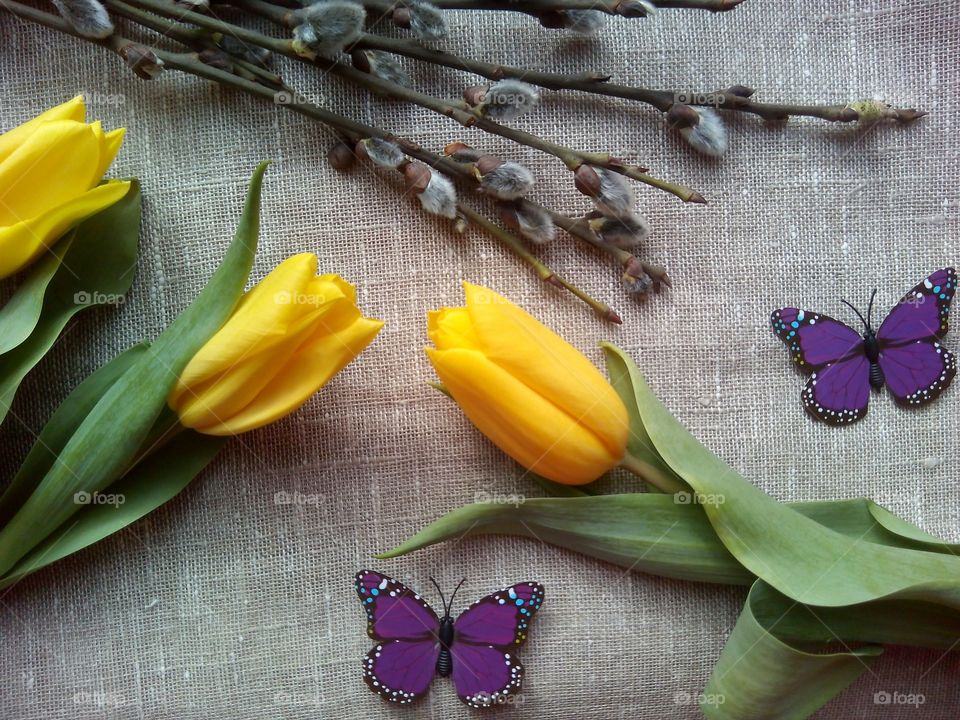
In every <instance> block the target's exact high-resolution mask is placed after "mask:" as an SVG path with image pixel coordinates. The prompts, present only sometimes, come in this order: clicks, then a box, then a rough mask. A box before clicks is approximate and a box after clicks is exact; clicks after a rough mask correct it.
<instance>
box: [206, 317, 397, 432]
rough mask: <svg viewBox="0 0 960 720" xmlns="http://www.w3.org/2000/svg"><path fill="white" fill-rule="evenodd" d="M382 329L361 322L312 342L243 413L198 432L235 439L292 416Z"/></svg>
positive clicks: (364, 320)
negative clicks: (241, 434) (231, 436)
mask: <svg viewBox="0 0 960 720" xmlns="http://www.w3.org/2000/svg"><path fill="white" fill-rule="evenodd" d="M382 327H383V322H381V321H380V320H372V319H369V318H360V319H358V320H357V321H356V322H354V323H351V324H350V325H349V326H347V327H345V328H342V329H340V330H338V331H337V332H335V333H333V334H329V335H322V336H320V337H319V338H316V339H314V340H312V341H311V342H309V343H307V345H306V346H305V347H303V348H301V349H300V350H298V351H297V352H296V353H294V354H293V355H292V356H291V357H290V359H289V360H288V361H287V362H286V364H284V365H283V367H282V368H280V369H279V372H277V373H276V375H275V376H274V378H273V379H272V380H271V381H270V383H268V384H267V385H266V386H265V387H264V388H263V390H262V391H261V392H260V394H259V395H258V396H257V398H256V399H255V400H254V401H253V402H252V403H251V404H250V405H249V406H248V407H247V408H245V409H244V410H243V411H242V412H240V413H238V414H236V415H234V416H233V417H231V418H229V419H227V420H226V421H224V422H222V423H219V424H216V425H210V426H207V427H203V428H198V429H199V430H200V431H201V432H203V433H206V434H207V435H236V434H238V433H242V432H247V431H248V430H253V429H255V428H258V427H263V426H264V425H268V424H269V423H272V422H274V421H276V420H279V419H280V418H282V417H284V416H286V415H289V414H290V413H292V412H293V411H294V410H296V409H297V408H299V407H300V406H301V405H303V404H304V403H305V402H306V401H307V400H308V399H310V397H311V396H312V395H313V394H314V393H315V392H316V391H317V390H319V389H320V388H321V387H323V386H324V385H325V384H326V383H327V382H328V381H329V380H330V378H332V377H333V376H334V375H336V374H337V373H338V372H340V370H342V369H343V368H344V367H345V366H346V365H347V364H348V363H349V362H350V361H351V360H353V358H355V357H356V356H357V355H359V354H360V352H362V351H363V349H364V348H365V347H366V346H367V345H369V344H370V343H371V342H372V341H373V339H374V338H375V337H376V335H377V333H378V332H380V328H382Z"/></svg>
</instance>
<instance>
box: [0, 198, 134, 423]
mask: <svg viewBox="0 0 960 720" xmlns="http://www.w3.org/2000/svg"><path fill="white" fill-rule="evenodd" d="M139 236H140V186H139V184H138V183H137V181H136V180H131V181H130V190H129V191H128V192H127V194H126V195H124V196H123V198H121V199H120V200H119V201H117V202H116V203H114V204H113V205H111V206H110V207H108V208H106V209H105V210H102V211H101V212H99V213H97V214H96V215H93V216H91V217H89V218H87V219H86V220H84V221H83V222H81V223H80V224H79V225H77V227H76V228H74V230H73V231H72V233H71V236H70V237H68V238H65V239H64V240H63V241H62V242H60V243H58V245H57V246H56V249H55V251H54V252H53V253H52V254H51V255H48V256H47V257H46V258H45V259H44V260H43V261H41V262H40V264H38V265H36V266H34V269H33V270H31V272H30V275H29V276H28V278H27V280H26V282H25V283H24V284H23V285H21V286H20V288H18V289H17V291H16V292H15V293H14V295H13V297H12V298H11V299H10V301H9V302H8V303H7V304H6V305H5V306H4V308H3V310H2V311H0V348H7V350H6V352H3V353H2V354H0V423H2V422H3V419H4V418H5V417H6V415H7V413H8V412H9V410H10V405H11V403H12V402H13V398H14V395H15V394H16V392H17V389H18V388H19V387H20V383H21V382H23V379H24V377H26V375H27V373H28V372H30V370H32V369H33V367H34V366H36V364H37V363H38V362H40V360H41V359H43V356H44V355H46V354H47V352H48V351H49V350H50V348H51V347H53V344H54V343H55V342H56V341H57V338H58V337H60V333H61V332H63V329H64V328H65V327H66V325H67V323H68V322H69V321H70V320H71V319H72V318H73V316H74V315H76V314H77V313H78V312H80V311H81V310H83V309H85V308H88V307H92V306H95V305H103V304H109V303H117V302H122V300H123V297H124V295H125V294H126V292H127V291H128V290H129V289H130V285H131V284H132V283H133V276H134V273H135V271H136V266H137V249H138V241H139Z"/></svg>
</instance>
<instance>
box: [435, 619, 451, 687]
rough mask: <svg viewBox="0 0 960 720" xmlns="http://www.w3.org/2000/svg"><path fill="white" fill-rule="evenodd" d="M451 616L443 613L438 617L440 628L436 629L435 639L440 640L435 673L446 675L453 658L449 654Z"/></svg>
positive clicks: (441, 675)
mask: <svg viewBox="0 0 960 720" xmlns="http://www.w3.org/2000/svg"><path fill="white" fill-rule="evenodd" d="M454 632H455V631H454V629H453V618H452V617H450V614H449V613H447V614H445V615H444V616H443V617H442V618H440V629H439V630H438V631H437V640H439V641H440V657H438V658H437V675H439V676H440V677H447V676H448V675H449V674H450V672H451V671H452V670H453V658H452V657H451V656H450V646H451V645H453V636H454Z"/></svg>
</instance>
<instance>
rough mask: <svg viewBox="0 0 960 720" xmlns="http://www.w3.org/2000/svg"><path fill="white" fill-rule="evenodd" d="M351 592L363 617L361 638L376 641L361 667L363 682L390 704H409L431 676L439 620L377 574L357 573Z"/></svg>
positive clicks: (420, 600)
mask: <svg viewBox="0 0 960 720" xmlns="http://www.w3.org/2000/svg"><path fill="white" fill-rule="evenodd" d="M354 586H355V588H356V591H357V597H359V598H360V602H361V603H362V604H363V608H364V610H365V611H366V613H367V634H368V635H369V636H370V637H372V638H373V639H374V640H377V641H378V644H377V645H376V646H374V647H373V649H371V650H370V652H369V653H367V657H366V658H365V659H364V661H363V679H364V682H366V683H367V686H368V687H369V688H370V689H371V690H373V691H374V692H375V693H377V694H378V695H380V696H381V697H384V698H386V699H387V700H390V701H391V702H396V703H401V704H407V703H411V702H413V701H414V700H416V699H418V698H420V697H421V696H422V695H423V694H424V693H425V692H426V691H427V688H428V687H429V686H430V681H431V680H433V676H434V673H435V672H436V666H437V658H438V657H439V655H440V642H439V641H438V639H437V631H439V629H440V620H439V619H438V618H437V614H436V613H435V612H434V611H433V608H431V607H430V606H429V605H428V604H427V602H426V601H425V600H424V599H423V598H422V597H420V596H419V595H418V594H417V593H415V592H414V591H413V590H411V589H410V588H408V587H407V586H406V585H404V584H403V583H401V582H399V581H397V580H394V579H392V578H389V577H387V576H386V575H384V574H382V573H378V572H375V571H373V570H361V571H360V572H358V573H357V575H356V578H355V580H354Z"/></svg>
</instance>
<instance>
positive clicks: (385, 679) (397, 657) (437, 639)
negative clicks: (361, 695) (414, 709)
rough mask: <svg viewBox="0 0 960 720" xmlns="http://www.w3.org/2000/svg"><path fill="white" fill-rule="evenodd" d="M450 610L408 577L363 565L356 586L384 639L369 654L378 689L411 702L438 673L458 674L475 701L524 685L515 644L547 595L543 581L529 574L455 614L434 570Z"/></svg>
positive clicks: (372, 626)
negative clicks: (433, 603)
mask: <svg viewBox="0 0 960 720" xmlns="http://www.w3.org/2000/svg"><path fill="white" fill-rule="evenodd" d="M430 581H431V582H433V584H434V586H436V588H437V592H440V600H441V602H443V617H442V618H438V617H437V614H436V613H435V612H434V611H433V608H431V607H430V606H429V605H428V604H427V602H426V601H425V600H424V599H423V598H422V597H420V596H419V595H418V594H417V593H415V592H414V591H413V590H411V589H410V588H408V587H407V586H406V585H404V584H403V583H400V582H397V581H396V580H393V579H391V578H389V577H387V576H386V575H383V574H382V573H378V572H375V571H373V570H361V571H360V572H358V573H357V577H356V589H357V595H358V596H359V598H360V602H362V603H363V608H364V610H366V611H367V634H368V635H369V636H370V637H372V638H373V639H374V640H376V641H377V645H376V646H374V648H373V649H372V650H371V651H370V652H369V653H367V657H366V658H365V659H364V661H363V671H364V672H363V679H364V681H365V682H366V683H367V685H368V686H369V687H370V689H371V690H373V691H374V692H375V693H377V694H378V695H380V696H382V697H385V698H386V699H387V700H390V701H391V702H395V703H400V704H408V703H412V702H413V701H414V700H418V699H419V698H421V697H422V696H423V695H424V694H425V693H426V692H427V688H429V687H430V681H431V680H433V676H434V675H435V674H436V675H441V676H444V677H446V676H447V675H451V674H452V675H453V685H454V687H455V688H456V690H457V695H458V696H459V697H460V699H461V700H462V701H463V702H465V703H466V704H467V705H470V706H471V707H491V706H492V705H497V704H500V703H503V702H506V700H507V698H508V697H509V696H510V695H511V694H513V693H515V692H517V691H519V690H520V683H521V681H522V680H523V665H521V664H520V660H519V658H517V656H516V650H517V648H519V647H520V646H521V645H522V644H523V642H524V640H526V639H527V629H528V627H529V626H530V619H531V618H532V617H533V616H534V615H535V614H536V612H537V610H539V609H540V605H541V604H542V603H543V586H542V585H541V584H540V583H535V582H524V583H518V584H517V585H512V586H511V587H508V588H503V590H500V591H499V592H495V593H493V594H492V595H487V596H486V597H485V598H482V599H480V600H478V601H477V602H475V603H474V604H473V605H471V606H470V607H469V608H467V609H466V610H464V612H463V613H462V614H461V615H460V617H458V618H457V620H456V622H454V620H453V618H452V617H450V607H451V606H452V605H453V599H454V597H456V594H457V590H459V589H460V585H463V580H461V581H460V585H457V588H456V589H455V590H454V591H453V595H452V596H451V597H450V602H449V603H447V602H446V600H445V599H444V597H443V593H442V592H441V591H440V587H439V586H438V585H437V583H436V581H435V580H433V578H430Z"/></svg>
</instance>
